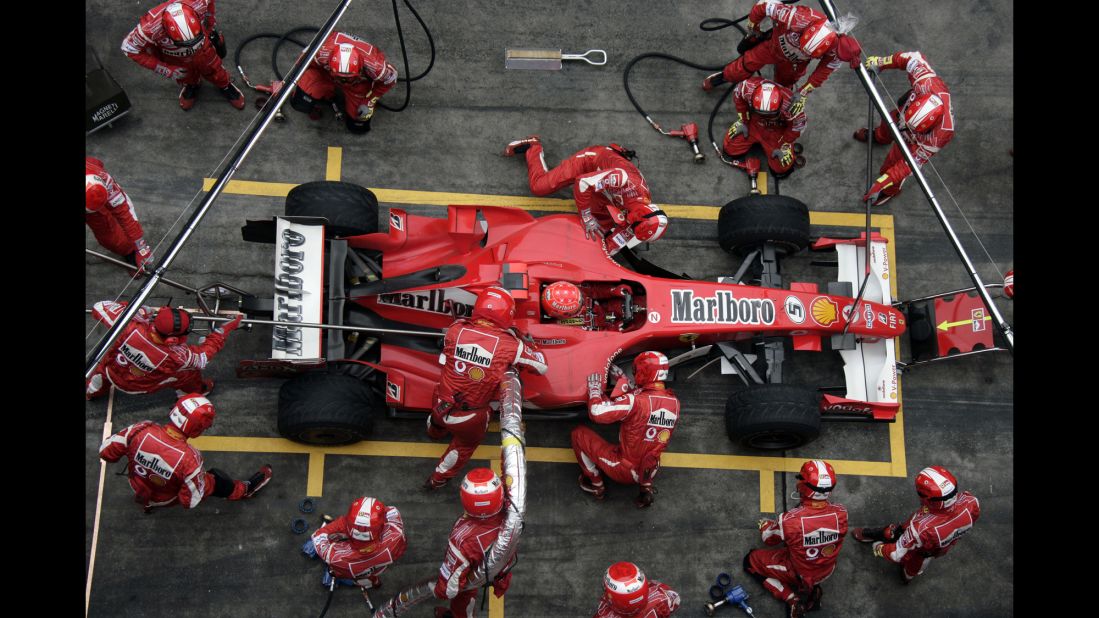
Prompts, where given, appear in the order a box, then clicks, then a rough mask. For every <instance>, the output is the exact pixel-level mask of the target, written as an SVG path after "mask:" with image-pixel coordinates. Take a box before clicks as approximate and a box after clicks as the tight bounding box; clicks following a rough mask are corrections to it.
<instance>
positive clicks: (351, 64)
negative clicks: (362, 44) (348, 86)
mask: <svg viewBox="0 0 1099 618" xmlns="http://www.w3.org/2000/svg"><path fill="white" fill-rule="evenodd" d="M362 68H363V59H362V55H361V54H360V53H359V50H358V49H356V48H355V46H354V45H352V44H350V43H340V44H339V46H337V47H336V48H335V49H333V50H332V55H331V56H329V57H328V70H329V72H331V73H332V76H333V77H334V78H335V79H336V80H337V81H341V82H349V81H353V80H357V79H359V75H360V73H361V72H362Z"/></svg>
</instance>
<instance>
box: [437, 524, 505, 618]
mask: <svg viewBox="0 0 1099 618" xmlns="http://www.w3.org/2000/svg"><path fill="white" fill-rule="evenodd" d="M505 518H507V507H506V506H505V507H504V509H502V510H501V511H500V512H499V513H497V514H496V515H493V516H492V517H487V518H485V519H477V518H476V517H470V516H469V515H464V514H463V515H462V516H461V518H459V519H458V521H456V522H455V523H454V528H452V529H451V531H450V538H448V539H447V548H446V557H445V558H443V564H442V565H441V566H440V567H439V578H438V579H437V580H435V598H437V599H440V600H447V599H450V612H451V613H452V614H454V617H455V618H473V617H474V616H476V615H477V612H476V609H477V591H478V589H477V588H473V589H472V590H465V591H463V590H462V589H463V588H465V587H466V586H468V585H469V582H470V579H472V578H474V577H475V576H476V573H477V570H478V569H480V568H482V566H483V565H484V561H485V554H486V553H488V551H489V548H490V547H492V544H493V543H494V542H495V541H496V537H497V536H498V535H499V534H500V528H501V526H503V524H504V519H505ZM514 564H515V559H514V558H513V559H512V561H511V563H509V564H508V565H506V566H505V567H504V569H503V571H501V572H505V573H507V574H506V575H504V576H503V577H499V576H497V578H496V580H495V581H494V582H493V587H494V588H495V590H494V594H495V595H496V596H497V597H501V596H503V594H504V592H503V591H504V590H507V587H508V586H509V585H510V584H511V572H510V569H511V567H512V566H514Z"/></svg>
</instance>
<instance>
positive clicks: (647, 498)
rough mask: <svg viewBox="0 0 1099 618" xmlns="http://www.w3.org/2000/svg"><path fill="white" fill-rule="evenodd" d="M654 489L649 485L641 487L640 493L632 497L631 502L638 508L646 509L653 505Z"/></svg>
mask: <svg viewBox="0 0 1099 618" xmlns="http://www.w3.org/2000/svg"><path fill="white" fill-rule="evenodd" d="M655 493H656V491H654V490H653V488H651V487H642V488H641V493H640V494H638V495H637V497H636V498H634V501H633V504H634V506H636V507H637V508H639V509H647V508H649V507H650V506H652V505H653V494H655Z"/></svg>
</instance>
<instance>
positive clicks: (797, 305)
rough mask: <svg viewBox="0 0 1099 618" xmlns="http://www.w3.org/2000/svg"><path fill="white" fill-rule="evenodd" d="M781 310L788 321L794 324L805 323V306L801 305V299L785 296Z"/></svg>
mask: <svg viewBox="0 0 1099 618" xmlns="http://www.w3.org/2000/svg"><path fill="white" fill-rule="evenodd" d="M782 309H783V311H785V312H786V317H788V318H790V321H791V322H793V323H794V324H801V323H803V322H805V306H804V305H802V304H801V299H799V298H798V297H797V296H787V297H786V302H784V303H783V304H782Z"/></svg>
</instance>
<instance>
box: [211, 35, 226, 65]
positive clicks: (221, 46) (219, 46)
mask: <svg viewBox="0 0 1099 618" xmlns="http://www.w3.org/2000/svg"><path fill="white" fill-rule="evenodd" d="M210 41H211V42H213V44H214V51H216V52H217V53H218V58H224V57H225V53H226V51H227V50H226V48H225V35H223V34H222V33H220V32H218V30H217V29H216V28H211V29H210Z"/></svg>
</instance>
